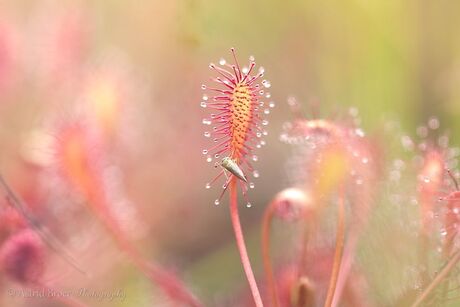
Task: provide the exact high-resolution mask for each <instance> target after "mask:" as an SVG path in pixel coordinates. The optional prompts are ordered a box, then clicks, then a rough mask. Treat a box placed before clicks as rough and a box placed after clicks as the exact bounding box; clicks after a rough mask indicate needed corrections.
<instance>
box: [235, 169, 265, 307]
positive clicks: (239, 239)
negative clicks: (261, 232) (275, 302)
mask: <svg viewBox="0 0 460 307" xmlns="http://www.w3.org/2000/svg"><path fill="white" fill-rule="evenodd" d="M229 189H230V218H231V220H232V226H233V231H234V233H235V239H236V245H237V246H238V251H239V252H240V258H241V263H242V264H243V269H244V272H245V274H246V278H247V279H248V282H249V287H250V288H251V292H252V297H253V298H254V303H255V304H256V306H257V307H263V303H262V298H261V297H260V292H259V289H258V287H257V283H256V279H255V277H254V273H253V272H252V268H251V262H250V261H249V256H248V252H247V250H246V244H245V243H244V235H243V231H242V229H241V223H240V217H239V215H238V200H237V190H236V177H233V178H232V180H231V181H230V186H229Z"/></svg>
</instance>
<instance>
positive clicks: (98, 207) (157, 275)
mask: <svg viewBox="0 0 460 307" xmlns="http://www.w3.org/2000/svg"><path fill="white" fill-rule="evenodd" d="M88 200H89V202H90V203H91V204H92V208H93V210H94V211H95V212H96V215H97V217H98V218H99V219H100V220H101V222H102V224H103V225H104V226H105V227H106V228H107V229H108V231H109V232H110V233H111V234H112V236H113V238H114V240H115V242H116V243H117V245H118V247H119V248H120V249H121V250H123V251H124V252H125V253H126V254H127V255H128V256H129V258H130V259H131V261H132V262H133V264H134V265H135V266H136V267H137V268H138V269H139V271H141V272H142V273H144V275H146V277H147V278H149V279H150V280H151V281H152V282H153V283H155V284H156V285H157V286H158V287H159V288H160V289H162V291H163V292H164V293H165V294H166V295H167V296H168V297H169V298H170V299H171V300H173V301H174V302H176V303H177V304H180V306H191V307H201V306H203V304H202V303H200V302H199V301H198V300H197V298H196V297H195V296H194V295H193V294H192V293H190V291H189V290H188V289H187V288H186V286H185V285H184V284H183V283H182V281H181V280H179V278H177V277H176V276H175V275H174V274H172V273H170V272H168V271H167V270H165V269H164V268H162V267H161V266H159V265H156V264H154V263H152V262H151V261H148V260H147V259H145V258H144V257H143V256H142V255H141V253H140V252H139V250H138V249H137V248H136V247H135V246H134V245H133V244H132V242H131V241H130V240H129V239H128V238H127V236H126V234H125V232H124V231H123V230H122V229H121V228H120V226H119V224H118V223H117V222H116V220H115V218H114V217H113V216H112V214H111V213H110V210H109V209H108V208H109V207H108V206H107V204H106V202H105V198H104V197H103V196H102V195H100V193H91V196H90V197H89V199H88Z"/></svg>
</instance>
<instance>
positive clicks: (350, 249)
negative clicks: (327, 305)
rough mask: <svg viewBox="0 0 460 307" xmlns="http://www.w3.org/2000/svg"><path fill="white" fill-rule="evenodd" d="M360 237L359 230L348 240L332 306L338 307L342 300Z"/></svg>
mask: <svg viewBox="0 0 460 307" xmlns="http://www.w3.org/2000/svg"><path fill="white" fill-rule="evenodd" d="M358 237H359V233H358V232H357V231H355V232H353V233H352V234H350V235H349V239H348V240H347V245H346V246H345V248H344V252H343V259H342V264H341V265H340V272H339V277H338V280H337V286H336V289H335V293H334V299H333V300H332V307H337V306H338V304H339V302H340V298H341V297H342V293H343V290H344V288H345V285H346V283H347V279H348V276H349V274H350V271H351V267H352V265H353V260H354V256H355V252H356V245H357V243H358Z"/></svg>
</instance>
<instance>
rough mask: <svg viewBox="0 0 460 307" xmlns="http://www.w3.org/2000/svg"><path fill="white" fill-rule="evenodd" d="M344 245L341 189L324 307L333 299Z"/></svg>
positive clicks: (343, 205) (343, 214) (330, 303)
mask: <svg viewBox="0 0 460 307" xmlns="http://www.w3.org/2000/svg"><path fill="white" fill-rule="evenodd" d="M344 243H345V204H344V195H343V187H342V188H341V192H340V196H339V203H338V214H337V238H336V242H335V254H334V262H333V264H332V273H331V279H330V282H329V289H328V290H327V296H326V302H325V303H324V306H325V307H330V306H331V305H332V301H333V299H334V292H335V288H336V286H337V279H338V277H339V272H340V264H341V262H342V252H343V246H344Z"/></svg>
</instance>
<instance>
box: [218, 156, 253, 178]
mask: <svg viewBox="0 0 460 307" xmlns="http://www.w3.org/2000/svg"><path fill="white" fill-rule="evenodd" d="M220 165H221V166H222V167H223V168H224V169H226V170H227V171H229V172H230V173H232V174H233V175H235V176H236V177H237V178H238V179H241V180H243V181H244V182H246V183H247V182H248V180H247V179H246V176H245V175H244V173H243V171H242V170H241V168H240V167H239V166H238V164H237V163H236V162H235V161H234V160H232V158H230V157H225V158H223V159H222V162H221V163H220Z"/></svg>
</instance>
